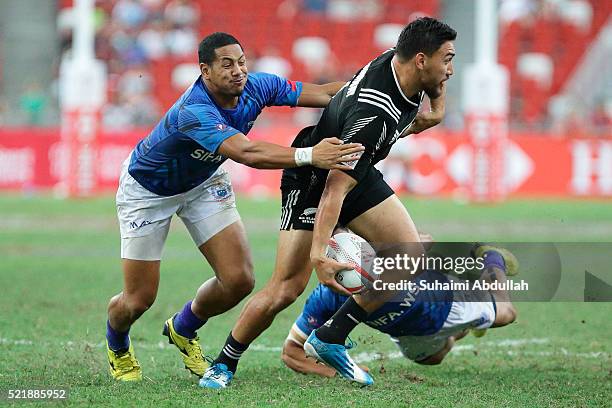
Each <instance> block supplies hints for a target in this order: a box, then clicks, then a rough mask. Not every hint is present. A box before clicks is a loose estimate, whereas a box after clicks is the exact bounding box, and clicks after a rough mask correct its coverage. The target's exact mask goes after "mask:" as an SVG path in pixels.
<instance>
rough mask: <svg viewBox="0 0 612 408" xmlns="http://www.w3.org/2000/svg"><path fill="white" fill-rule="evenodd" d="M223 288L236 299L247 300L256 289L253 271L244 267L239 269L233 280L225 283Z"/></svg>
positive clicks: (233, 275)
mask: <svg viewBox="0 0 612 408" xmlns="http://www.w3.org/2000/svg"><path fill="white" fill-rule="evenodd" d="M223 286H224V288H225V290H226V292H227V293H228V294H231V296H233V297H235V298H239V299H242V298H245V297H246V296H248V295H249V294H250V293H251V292H252V291H253V289H254V288H255V276H254V275H253V271H252V270H250V269H248V268H246V267H244V268H240V269H237V270H236V271H235V273H233V274H232V277H231V279H227V280H225V281H224V282H223Z"/></svg>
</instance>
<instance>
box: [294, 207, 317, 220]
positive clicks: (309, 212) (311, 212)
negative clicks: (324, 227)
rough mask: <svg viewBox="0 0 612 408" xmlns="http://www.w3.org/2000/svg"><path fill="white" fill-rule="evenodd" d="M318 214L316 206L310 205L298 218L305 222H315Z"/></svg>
mask: <svg viewBox="0 0 612 408" xmlns="http://www.w3.org/2000/svg"><path fill="white" fill-rule="evenodd" d="M316 215H317V209H316V207H310V208H306V209H305V210H304V212H302V214H301V215H300V216H299V217H298V219H299V220H300V221H301V222H303V223H304V224H314V222H315V217H316Z"/></svg>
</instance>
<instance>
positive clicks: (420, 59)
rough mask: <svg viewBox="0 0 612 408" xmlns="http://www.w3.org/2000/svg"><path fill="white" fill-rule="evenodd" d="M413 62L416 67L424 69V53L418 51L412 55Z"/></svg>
mask: <svg viewBox="0 0 612 408" xmlns="http://www.w3.org/2000/svg"><path fill="white" fill-rule="evenodd" d="M414 63H415V65H416V67H417V68H418V69H425V54H424V53H422V52H418V53H417V54H416V55H415V56H414Z"/></svg>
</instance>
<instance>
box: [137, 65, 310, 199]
mask: <svg viewBox="0 0 612 408" xmlns="http://www.w3.org/2000/svg"><path fill="white" fill-rule="evenodd" d="M301 92H302V83H301V82H293V81H288V80H286V79H284V78H280V77H278V76H276V75H272V74H265V73H253V74H249V75H248V77H247V82H246V85H245V87H244V91H243V93H242V95H241V96H240V98H239V99H238V105H237V106H236V107H235V108H233V109H223V108H221V107H219V106H218V105H217V104H216V103H215V101H214V100H213V98H212V97H211V95H210V93H209V91H208V90H207V89H206V85H205V84H204V81H203V80H202V78H201V77H199V78H198V79H197V80H196V81H195V83H194V84H193V85H191V86H190V87H189V89H187V91H185V93H184V94H183V95H182V96H181V97H180V98H179V99H178V100H177V101H176V102H175V104H174V105H173V106H172V107H171V108H170V110H169V111H168V112H166V114H165V115H164V117H163V118H162V119H161V120H160V121H159V123H158V124H157V126H155V128H154V129H153V131H152V132H151V133H150V134H149V135H148V136H147V137H146V138H144V139H143V140H141V141H140V142H139V143H138V144H137V145H136V148H135V149H134V152H133V154H132V159H131V161H130V166H129V168H128V171H129V173H130V175H131V176H132V177H134V179H136V181H138V182H139V183H140V184H141V185H142V186H143V187H145V188H146V189H147V190H149V191H151V192H153V193H155V194H158V195H163V196H171V195H175V194H179V193H184V192H185V191H188V190H191V189H192V188H194V187H196V186H198V185H200V184H201V183H203V182H204V181H205V180H206V179H208V178H209V177H210V176H211V175H212V174H213V173H214V172H215V171H216V170H217V169H218V168H219V166H220V165H221V164H222V163H223V162H224V161H225V160H226V157H224V156H223V155H220V154H218V152H217V151H218V149H219V146H221V143H223V141H224V140H226V139H227V138H229V137H231V136H233V135H235V134H237V133H243V134H245V135H246V134H247V133H248V132H249V130H251V127H252V126H253V123H254V121H255V119H256V118H257V116H259V114H260V113H261V111H262V109H263V108H264V107H265V106H283V105H286V106H295V105H296V104H297V101H298V98H299V96H300V94H301Z"/></svg>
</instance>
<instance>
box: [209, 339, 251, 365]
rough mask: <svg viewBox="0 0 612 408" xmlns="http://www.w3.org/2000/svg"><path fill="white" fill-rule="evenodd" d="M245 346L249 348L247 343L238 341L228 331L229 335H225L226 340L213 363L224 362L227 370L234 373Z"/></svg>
mask: <svg viewBox="0 0 612 408" xmlns="http://www.w3.org/2000/svg"><path fill="white" fill-rule="evenodd" d="M247 348H249V345H248V344H242V343H239V342H238V340H236V339H235V338H234V336H232V332H230V334H229V336H227V340H225V345H224V346H223V349H221V352H220V353H219V355H218V356H217V359H216V360H215V361H214V362H213V364H217V363H220V364H225V365H226V366H227V369H228V370H230V371H231V372H232V373H234V374H236V368H237V367H238V360H240V357H241V356H242V353H244V352H245V350H246V349H247Z"/></svg>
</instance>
